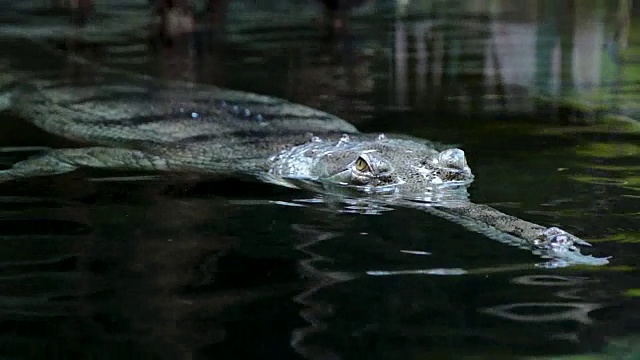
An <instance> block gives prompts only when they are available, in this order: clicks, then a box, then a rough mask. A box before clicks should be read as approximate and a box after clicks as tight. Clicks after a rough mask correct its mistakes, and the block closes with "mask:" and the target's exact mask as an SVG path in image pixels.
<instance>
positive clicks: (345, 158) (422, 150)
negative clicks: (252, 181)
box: [270, 135, 473, 199]
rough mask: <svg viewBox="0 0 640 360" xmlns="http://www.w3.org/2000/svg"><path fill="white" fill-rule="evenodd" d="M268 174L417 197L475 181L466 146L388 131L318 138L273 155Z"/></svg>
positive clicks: (365, 190) (373, 191) (294, 179)
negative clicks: (442, 146)
mask: <svg viewBox="0 0 640 360" xmlns="http://www.w3.org/2000/svg"><path fill="white" fill-rule="evenodd" d="M270 174H271V175H275V176H277V177H280V178H283V179H285V180H287V181H290V182H291V181H293V182H294V184H296V182H300V181H314V182H317V183H321V184H323V185H325V187H326V185H336V186H338V187H341V188H347V189H354V190H357V191H362V192H365V193H393V194H397V195H400V196H402V197H404V198H419V199H422V198H424V197H425V196H426V195H428V194H432V193H433V191H434V189H442V188H452V187H455V188H460V187H466V185H468V184H469V183H471V181H473V175H472V173H471V170H470V169H469V166H467V161H466V159H465V156H464V152H463V151H462V150H460V149H455V148H453V149H446V150H442V151H437V150H435V149H434V147H433V145H432V144H429V143H427V142H422V141H419V140H409V139H399V138H386V137H385V136H384V135H380V136H378V137H374V138H372V137H367V136H361V135H354V138H353V139H352V138H350V137H349V136H347V135H343V136H342V138H341V139H339V140H337V141H329V140H322V139H319V138H314V139H313V140H312V141H310V142H308V143H306V144H302V145H298V146H296V147H294V148H292V149H289V150H285V151H283V152H282V153H280V154H278V155H275V156H273V157H272V158H271V169H270ZM296 185H297V184H296Z"/></svg>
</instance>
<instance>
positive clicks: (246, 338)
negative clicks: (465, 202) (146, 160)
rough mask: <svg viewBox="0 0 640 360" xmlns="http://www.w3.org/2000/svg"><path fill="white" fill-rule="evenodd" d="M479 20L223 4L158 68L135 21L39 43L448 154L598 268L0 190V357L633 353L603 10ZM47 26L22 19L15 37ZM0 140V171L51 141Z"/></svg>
mask: <svg viewBox="0 0 640 360" xmlns="http://www.w3.org/2000/svg"><path fill="white" fill-rule="evenodd" d="M481 3H482V2H471V1H469V2H464V1H459V2H453V1H451V2H442V1H433V2H424V3H421V4H412V5H411V6H410V7H409V9H408V10H406V15H403V10H402V9H398V8H396V5H395V3H393V2H385V1H378V2H372V3H370V4H368V5H367V6H366V7H363V8H359V9H356V10H355V14H354V17H353V19H352V21H351V23H350V34H349V35H346V36H338V37H337V38H334V39H332V40H328V39H326V38H325V37H324V36H323V35H322V34H321V33H320V32H319V30H318V28H317V27H316V26H315V25H314V23H313V18H314V17H316V16H318V12H317V11H316V10H317V9H316V8H314V7H313V6H312V5H313V4H309V3H306V2H297V3H294V4H284V3H277V4H275V5H272V4H269V3H267V2H265V3H262V2H261V4H262V5H256V4H255V3H254V2H251V1H247V2H244V3H243V2H241V1H237V2H235V3H232V5H230V6H231V8H230V10H229V13H228V24H227V30H226V35H225V36H221V35H219V34H218V35H215V36H213V35H211V34H208V33H206V32H204V31H201V32H198V33H197V34H195V35H192V36H189V37H186V38H184V39H182V41H180V42H178V45H176V46H174V47H173V48H171V49H161V50H157V49H156V50H154V48H153V46H151V45H149V43H148V42H147V41H146V38H145V34H146V33H145V32H143V31H140V30H139V28H140V23H141V22H142V21H141V19H144V16H145V14H147V12H146V11H147V9H145V8H144V7H143V6H142V5H144V2H142V4H141V5H140V6H133V5H128V6H124V5H121V6H115V5H113V7H111V8H110V12H106V10H105V12H104V15H102V16H98V17H97V18H95V19H94V21H104V22H105V23H106V24H107V25H109V26H111V27H113V26H115V25H114V24H118V25H119V26H123V27H126V26H128V25H129V24H131V25H130V28H131V29H137V30H135V31H125V32H124V33H123V34H118V35H113V34H111V33H109V31H108V30H109V29H111V28H110V27H109V26H107V25H104V27H103V28H100V29H99V30H100V31H97V32H96V33H97V34H102V35H101V36H97V35H95V34H94V35H91V36H87V37H86V38H85V40H82V41H75V42H74V41H66V42H62V41H60V40H59V39H58V40H50V41H49V43H50V44H54V45H56V46H58V47H60V48H62V47H65V48H69V47H72V48H76V49H77V51H78V52H80V54H82V55H83V56H87V57H89V58H93V59H94V60H95V61H100V62H102V63H104V64H106V65H108V66H113V67H119V68H122V69H127V70H132V71H137V72H144V73H148V74H152V75H154V76H158V77H165V78H182V79H190V80H193V81H198V82H206V83H214V84H217V85H220V86H224V87H230V88H234V89H239V90H246V91H254V92H259V93H263V94H268V95H274V96H280V97H285V98H288V99H291V100H294V101H297V102H301V103H305V104H308V105H312V106H315V107H318V108H321V109H323V110H326V111H329V112H332V113H335V114H338V115H340V116H342V117H344V118H345V119H347V120H350V121H352V122H353V123H354V124H356V126H358V127H359V128H360V129H361V130H364V131H375V132H379V131H384V132H395V133H406V134H410V135H415V136H421V137H425V138H429V139H432V140H437V141H441V142H445V143H452V144H459V145H460V146H461V147H462V148H463V149H465V151H466V153H467V156H468V159H469V163H470V166H471V168H472V169H473V171H474V173H475V175H476V180H475V181H474V184H473V186H472V187H471V189H470V193H471V197H472V199H473V200H474V201H475V202H478V203H485V204H490V205H492V206H494V207H496V208H498V209H500V210H502V211H504V212H507V213H509V214H512V215H515V216H518V217H521V218H524V219H527V220H529V221H532V222H536V223H539V224H543V225H546V226H560V227H562V228H564V229H566V230H568V231H570V232H572V233H575V234H576V235H579V236H581V237H583V238H585V239H587V240H589V241H591V242H592V243H593V244H594V248H593V249H591V250H590V252H591V253H593V254H595V255H598V256H612V259H611V264H610V265H607V266H605V267H593V268H586V267H568V268H562V269H543V268H539V267H536V264H538V263H540V262H542V260H541V259H540V258H539V257H537V256H535V255H533V254H531V253H529V252H527V251H524V250H521V249H518V248H514V247H510V246H507V245H505V244H501V243H498V242H495V241H493V240H490V239H488V238H486V237H484V236H482V235H479V234H476V233H473V232H469V231H467V230H465V229H463V228H461V227H459V226H457V225H455V224H451V223H449V222H447V221H445V220H443V219H439V218H436V217H433V216H431V215H428V214H426V213H424V212H421V211H419V210H416V209H404V208H394V209H387V211H382V212H379V213H378V214H375V215H367V214H363V213H361V212H359V211H358V210H357V209H353V208H349V207H345V205H340V204H333V203H327V202H324V201H322V198H319V197H318V196H317V195H315V194H312V193H307V192H303V191H294V190H290V189H282V188H278V187H273V186H267V185H260V184H253V183H246V184H245V183H238V182H235V181H202V180H196V179H191V178H176V177H168V178H167V177H158V178H150V179H146V180H140V179H138V178H135V177H132V178H127V177H126V176H127V175H128V174H122V173H118V172H109V171H96V170H82V171H78V172H75V173H73V174H70V175H64V176H57V177H52V178H43V179H35V180H29V181H22V182H19V183H11V184H2V185H0V242H1V243H2V244H3V246H2V247H1V249H2V250H0V289H1V290H0V354H2V358H7V359H14V358H15V359H39V358H65V359H67V358H85V359H93V358H96V359H117V358H148V359H209V358H211V359H236V358H255V359H257V358H265V357H272V358H279V359H300V358H311V359H396V358H398V359H407V358H411V359H413V358H416V359H417V358H427V359H431V358H433V359H458V358H474V359H478V358H482V359H484V358H486V359H496V358H504V359H510V358H521V357H525V358H527V357H537V356H550V355H557V356H562V355H570V354H584V353H590V352H600V351H609V350H611V349H612V348H613V349H614V350H615V351H618V353H617V354H623V353H628V352H629V351H630V350H629V349H630V348H633V347H634V346H635V347H637V344H636V343H635V342H634V340H633V339H634V336H635V335H636V334H637V333H638V332H639V331H640V325H639V324H640V319H639V318H638V314H639V312H638V310H639V305H640V303H639V301H638V297H639V296H640V285H639V284H638V268H637V257H638V255H640V251H639V250H638V245H637V244H638V243H639V242H640V235H639V234H640V233H639V227H638V224H639V222H638V219H639V217H638V214H639V213H638V208H639V207H638V199H639V196H640V193H639V192H638V190H639V189H640V175H639V173H638V170H639V166H640V161H639V159H640V155H639V154H640V146H639V144H640V135H638V134H639V125H638V123H637V122H634V121H633V120H630V121H629V120H628V119H626V118H625V119H623V117H624V116H631V117H632V118H633V116H634V114H636V112H637V99H638V92H637V91H638V90H637V89H638V88H637V87H635V88H634V86H637V85H638V81H639V80H640V76H637V74H639V73H640V72H638V70H637V66H636V65H634V63H632V62H631V63H629V64H620V62H619V60H618V59H617V58H616V56H615V54H613V53H614V52H615V51H616V48H615V46H616V43H615V41H616V40H615V33H616V29H617V28H616V11H618V10H617V8H616V5H615V4H614V2H611V3H610V4H608V5H606V6H605V4H604V3H605V2H598V1H580V2H578V1H574V2H569V1H558V2H555V1H554V2H544V1H530V2H520V3H519V5H518V6H516V5H510V4H511V2H506V1H505V2H500V1H496V2H487V4H493V5H491V6H492V8H491V9H492V11H488V10H487V8H483V5H482V4H481ZM487 6H488V5H487ZM25 8H26V9H27V10H34V9H35V8H29V6H25ZM21 11H24V9H23V10H21ZM33 12H34V13H36V11H33ZM38 13H39V12H38ZM571 14H574V16H572V15H571ZM12 16H14V15H7V16H5V17H4V19H5V21H4V22H5V24H9V23H10V21H9V20H10V19H13V17H12ZM30 16H35V15H33V14H32V15H30ZM114 18H115V20H114ZM29 19H31V17H29ZM65 20H66V19H65V18H63V17H51V16H47V17H40V18H35V20H32V22H31V23H32V24H34V27H33V28H31V34H34V33H35V30H37V26H40V27H44V28H46V27H45V25H46V24H49V23H51V24H61V25H62V24H64V21H65ZM22 21H23V20H20V22H17V21H16V23H17V25H16V27H7V26H5V27H4V28H3V33H4V34H5V35H7V34H9V33H10V31H9V30H10V29H14V30H11V31H15V29H16V28H21V29H24V23H23V22H22ZM109 21H111V23H110V22H109ZM43 24H44V25H43ZM34 29H35V30H34ZM573 30H575V31H573ZM59 33H60V32H59V31H58V34H59ZM629 33H630V34H631V35H630V36H629V49H630V51H631V53H632V54H633V51H634V50H635V49H637V46H638V43H637V42H635V41H637V39H638V37H634V36H633V35H634V32H633V28H631V30H630V31H629ZM51 34H56V32H51ZM105 34H107V35H105ZM87 38H88V39H89V40H87ZM612 49H613V50H612ZM13 55H14V56H15V54H13ZM558 59H564V60H563V61H560V60H558ZM567 59H570V60H567ZM632 59H633V58H632ZM46 60H47V59H42V58H36V59H34V58H33V57H29V56H25V59H24V61H25V62H29V63H33V64H35V65H36V66H37V65H38V64H39V63H40V62H42V64H43V65H42V67H43V68H45V67H46V65H45V64H46V63H47V62H46ZM621 74H622V75H621ZM612 114H615V115H616V117H613V116H612ZM620 119H623V120H620ZM2 120H3V121H2V124H1V127H0V146H2V149H3V152H2V153H0V164H2V166H9V165H10V164H11V163H13V162H15V161H16V160H18V159H21V158H24V157H25V156H27V155H29V154H31V153H35V152H36V151H37V149H29V148H28V147H29V146H64V145H65V144H66V143H65V141H64V140H61V139H56V138H53V137H52V136H50V135H47V134H44V133H42V132H39V131H37V130H36V129H33V128H32V127H29V126H28V125H25V124H23V123H22V122H20V121H19V120H18V119H14V118H10V117H8V116H7V115H3V118H2ZM614 120H620V121H614ZM133 175H135V174H133ZM460 270H464V274H463V272H462V271H460ZM456 274H463V275H456ZM620 339H622V340H620ZM629 339H631V340H629ZM614 340H615V341H614ZM612 342H613V343H614V345H611V343H612ZM612 358H616V357H612Z"/></svg>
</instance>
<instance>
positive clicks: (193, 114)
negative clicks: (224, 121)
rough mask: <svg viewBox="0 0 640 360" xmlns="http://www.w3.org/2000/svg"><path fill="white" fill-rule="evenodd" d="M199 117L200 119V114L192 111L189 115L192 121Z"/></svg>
mask: <svg viewBox="0 0 640 360" xmlns="http://www.w3.org/2000/svg"><path fill="white" fill-rule="evenodd" d="M199 117H200V114H198V113H197V112H195V111H194V112H192V113H191V118H192V119H197V118H199Z"/></svg>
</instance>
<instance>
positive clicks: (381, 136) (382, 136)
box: [378, 133, 387, 141]
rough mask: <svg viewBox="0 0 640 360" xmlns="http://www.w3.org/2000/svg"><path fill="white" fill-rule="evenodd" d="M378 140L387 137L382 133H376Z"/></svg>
mask: <svg viewBox="0 0 640 360" xmlns="http://www.w3.org/2000/svg"><path fill="white" fill-rule="evenodd" d="M378 140H379V141H383V140H387V137H386V136H385V135H384V134H382V133H380V135H378Z"/></svg>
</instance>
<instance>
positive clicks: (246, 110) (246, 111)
mask: <svg viewBox="0 0 640 360" xmlns="http://www.w3.org/2000/svg"><path fill="white" fill-rule="evenodd" d="M242 115H244V116H245V117H249V116H251V110H249V109H244V111H242Z"/></svg>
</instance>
